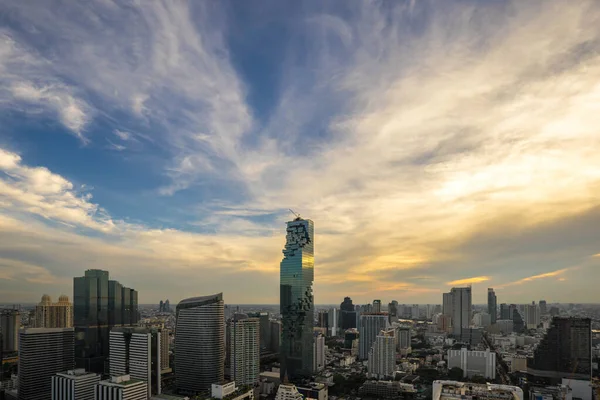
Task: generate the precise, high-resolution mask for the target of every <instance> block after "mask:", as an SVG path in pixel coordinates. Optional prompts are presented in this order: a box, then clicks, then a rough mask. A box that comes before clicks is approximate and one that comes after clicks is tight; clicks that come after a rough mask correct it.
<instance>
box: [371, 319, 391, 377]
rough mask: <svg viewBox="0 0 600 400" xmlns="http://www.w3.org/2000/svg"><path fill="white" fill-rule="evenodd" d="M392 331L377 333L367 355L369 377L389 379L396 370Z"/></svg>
mask: <svg viewBox="0 0 600 400" xmlns="http://www.w3.org/2000/svg"><path fill="white" fill-rule="evenodd" d="M394 333H395V331H394V330H393V329H388V330H385V331H381V332H379V335H377V337H376V338H375V342H373V345H372V346H371V349H370V350H369V355H368V362H367V372H368V373H369V377H371V378H378V379H383V378H386V377H391V376H393V374H394V371H395V370H396V337H395V335H394Z"/></svg>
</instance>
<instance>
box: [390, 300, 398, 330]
mask: <svg viewBox="0 0 600 400" xmlns="http://www.w3.org/2000/svg"><path fill="white" fill-rule="evenodd" d="M388 317H389V320H390V324H391V323H392V322H394V321H397V320H398V302H397V301H396V300H392V301H391V303H389V304H388Z"/></svg>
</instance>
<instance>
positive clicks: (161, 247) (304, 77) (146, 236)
mask: <svg viewBox="0 0 600 400" xmlns="http://www.w3.org/2000/svg"><path fill="white" fill-rule="evenodd" d="M0 21H1V23H0V236H1V240H0V302H33V301H37V300H38V298H39V297H40V296H41V295H42V294H43V293H48V294H50V295H52V296H53V297H57V296H58V295H59V294H61V293H63V292H64V293H67V294H71V284H72V277H73V276H79V275H81V274H82V273H83V271H84V270H85V269H87V268H103V269H108V270H109V271H110V272H111V274H112V276H113V277H114V278H115V279H118V280H120V281H121V282H122V283H124V284H127V285H130V286H132V287H136V288H137V289H138V290H139V291H140V299H141V301H142V302H157V301H158V300H159V299H161V298H162V299H164V298H170V299H171V300H172V302H173V301H177V300H179V299H181V298H184V297H189V296H195V295H202V294H206V293H209V292H211V293H212V292H214V291H223V292H224V293H225V299H226V301H227V302H231V303H276V302H277V301H278V280H279V275H278V268H279V261H280V258H281V249H282V248H283V244H284V240H285V238H284V231H285V221H286V220H288V219H289V218H290V214H289V212H288V211H287V209H288V208H292V209H294V210H296V211H298V212H300V213H301V214H302V215H303V216H305V217H307V218H311V219H313V220H314V222H315V231H316V267H315V268H316V272H315V276H316V282H315V298H316V301H317V303H337V302H340V301H341V300H342V299H343V297H344V296H346V295H349V296H352V297H353V299H354V300H355V302H359V303H360V302H370V301H372V300H373V299H374V298H381V299H382V300H383V301H391V300H392V299H396V300H398V301H400V302H406V303H414V302H418V303H440V302H441V293H442V292H443V291H447V290H448V289H449V288H450V287H452V285H461V284H469V283H471V284H473V285H474V290H475V301H481V302H483V301H484V299H485V290H486V288H487V287H488V286H489V287H494V288H497V294H498V296H499V301H500V302H505V301H506V302H530V301H532V300H539V299H541V298H545V299H546V300H548V301H581V302H594V301H597V298H596V297H595V296H594V284H595V282H596V281H597V279H598V278H599V276H598V264H599V262H600V257H599V256H598V254H600V248H599V246H598V241H597V238H598V236H599V234H600V208H598V206H599V200H598V193H599V192H600V191H599V189H600V156H599V155H598V154H600V153H599V151H598V150H600V132H599V131H598V129H599V128H598V127H597V115H598V111H600V85H599V84H598V82H600V80H599V79H598V78H600V62H599V61H600V56H599V54H600V53H599V51H598V50H599V49H600V31H598V29H597V26H598V24H599V21H600V5H598V4H597V3H596V2H594V1H581V2H577V3H575V2H569V3H565V2H561V1H528V2H522V1H501V0H495V1H492V0H489V1H467V0H452V1H448V0H445V1H441V0H440V1H433V0H431V1H430V0H422V1H414V0H413V1H397V2H358V1H357V2H347V1H326V2H321V1H300V2H280V1H260V2H259V1H246V2H227V1H223V2H185V1H134V0H123V1H114V0H96V1H90V2H70V1H29V2H11V1H0Z"/></svg>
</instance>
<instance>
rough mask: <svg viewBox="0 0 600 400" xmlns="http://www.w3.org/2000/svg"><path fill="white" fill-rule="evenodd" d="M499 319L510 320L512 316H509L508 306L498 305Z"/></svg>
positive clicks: (504, 304)
mask: <svg viewBox="0 0 600 400" xmlns="http://www.w3.org/2000/svg"><path fill="white" fill-rule="evenodd" d="M500 319H505V320H506V319H510V320H512V315H510V308H509V307H508V304H506V303H502V304H500Z"/></svg>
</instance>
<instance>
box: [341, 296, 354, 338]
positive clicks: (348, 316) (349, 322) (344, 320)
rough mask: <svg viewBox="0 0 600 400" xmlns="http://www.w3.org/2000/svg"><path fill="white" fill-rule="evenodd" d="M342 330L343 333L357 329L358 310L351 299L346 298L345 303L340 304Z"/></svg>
mask: <svg viewBox="0 0 600 400" xmlns="http://www.w3.org/2000/svg"><path fill="white" fill-rule="evenodd" d="M340 328H341V329H342V331H345V330H346V329H351V328H356V310H355V309H354V304H352V299H351V298H350V297H344V301H343V302H342V303H341V304H340Z"/></svg>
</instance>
